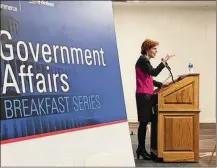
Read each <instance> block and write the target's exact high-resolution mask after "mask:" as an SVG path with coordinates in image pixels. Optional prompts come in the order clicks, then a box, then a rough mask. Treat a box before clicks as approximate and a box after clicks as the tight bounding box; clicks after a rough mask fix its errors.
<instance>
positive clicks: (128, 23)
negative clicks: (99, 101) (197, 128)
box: [113, 2, 216, 123]
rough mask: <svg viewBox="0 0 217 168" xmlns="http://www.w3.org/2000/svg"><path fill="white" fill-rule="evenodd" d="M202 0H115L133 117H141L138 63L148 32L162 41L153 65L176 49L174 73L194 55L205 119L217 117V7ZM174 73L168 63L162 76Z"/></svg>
mask: <svg viewBox="0 0 217 168" xmlns="http://www.w3.org/2000/svg"><path fill="white" fill-rule="evenodd" d="M157 3H158V4H157ZM196 3H197V4H194V2H191V4H187V2H182V4H175V3H174V5H173V3H171V2H170V3H166V2H165V3H162V2H152V3H151V2H149V3H142V2H140V3H113V12H114V20H115V29H116V37H117V43H118V50H119V60H120V66H121V74H122V81H123V87H124V95H125V101H126V108H127V115H128V119H129V121H130V122H136V121H137V113H136V102H135V87H136V85H135V70H134V65H135V62H136V60H137V59H138V57H139V55H140V46H141V43H142V42H143V40H144V39H145V38H152V39H155V40H158V41H159V42H160V46H159V52H158V56H157V58H155V59H154V60H152V64H153V66H156V65H157V64H158V63H159V62H160V59H161V58H162V57H164V56H165V55H166V54H167V53H174V54H176V57H174V58H173V59H171V61H169V64H170V65H171V68H172V70H173V73H174V76H177V75H180V74H185V73H187V72H188V69H187V66H188V61H189V58H192V60H193V63H194V71H195V72H198V73H200V109H201V113H200V122H201V123H213V122H216V107H215V104H216V87H215V86H216V75H215V73H216V9H215V5H212V4H211V5H208V6H206V7H204V4H203V5H201V3H200V2H196ZM203 3H204V2H203ZM205 4H206V3H205ZM168 75H169V74H168V71H167V70H166V69H165V70H163V72H162V73H161V75H159V76H158V77H157V78H156V79H157V80H159V81H164V79H166V77H167V76H168Z"/></svg>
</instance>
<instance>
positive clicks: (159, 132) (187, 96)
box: [151, 74, 200, 162]
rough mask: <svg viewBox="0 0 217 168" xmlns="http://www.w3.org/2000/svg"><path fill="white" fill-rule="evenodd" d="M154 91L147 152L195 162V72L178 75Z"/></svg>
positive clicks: (176, 160)
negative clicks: (156, 100)
mask: <svg viewBox="0 0 217 168" xmlns="http://www.w3.org/2000/svg"><path fill="white" fill-rule="evenodd" d="M156 94H157V96H158V103H157V105H156V106H155V107H154V109H155V110H154V111H155V112H154V116H153V121H152V124H151V154H152V155H154V156H156V157H157V158H160V159H163V161H164V162H198V161H199V112H200V111H199V74H189V75H182V76H180V77H178V78H177V79H176V80H175V81H174V82H173V83H171V84H170V85H169V86H165V87H163V88H161V89H160V90H158V91H156Z"/></svg>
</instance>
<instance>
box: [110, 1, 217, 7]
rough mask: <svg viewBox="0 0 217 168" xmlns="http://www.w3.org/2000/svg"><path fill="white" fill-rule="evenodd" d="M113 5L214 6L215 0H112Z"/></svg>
mask: <svg viewBox="0 0 217 168" xmlns="http://www.w3.org/2000/svg"><path fill="white" fill-rule="evenodd" d="M113 4H114V5H128V4H129V5H139V6H141V5H144V6H171V7H172V6H176V7H177V6H180V7H181V6H183V7H216V1H191V0H185V1H157V0H152V1H144V0H135V1H133V0H130V1H126V0H113Z"/></svg>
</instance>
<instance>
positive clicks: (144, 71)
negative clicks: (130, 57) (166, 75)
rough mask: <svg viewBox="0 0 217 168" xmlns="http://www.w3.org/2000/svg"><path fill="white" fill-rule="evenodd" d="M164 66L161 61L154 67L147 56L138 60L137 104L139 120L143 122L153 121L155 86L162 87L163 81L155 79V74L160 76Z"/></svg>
mask: <svg viewBox="0 0 217 168" xmlns="http://www.w3.org/2000/svg"><path fill="white" fill-rule="evenodd" d="M164 67H165V65H164V64H163V63H162V62H161V63H160V64H159V65H158V66H157V67H156V68H153V67H152V65H151V63H150V61H149V60H148V59H147V58H146V57H145V56H140V57H139V59H138V60H137V62H136V66H135V68H136V86H137V87H136V104H137V114H138V120H139V121H141V122H150V121H151V116H152V105H153V92H154V86H155V87H158V88H160V87H162V83H161V82H158V81H155V80H153V76H154V77H156V76H158V74H159V73H160V72H161V71H162V70H163V69H164Z"/></svg>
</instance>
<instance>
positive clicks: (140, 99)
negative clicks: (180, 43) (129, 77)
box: [135, 39, 172, 160]
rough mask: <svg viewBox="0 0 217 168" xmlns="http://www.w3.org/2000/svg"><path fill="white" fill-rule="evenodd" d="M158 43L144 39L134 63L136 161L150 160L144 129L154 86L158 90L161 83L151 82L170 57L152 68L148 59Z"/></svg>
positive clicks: (150, 114)
mask: <svg viewBox="0 0 217 168" xmlns="http://www.w3.org/2000/svg"><path fill="white" fill-rule="evenodd" d="M158 45H159V43H158V42H157V41H153V40H150V39H146V40H145V41H144V42H143V43H142V46H141V56H140V57H139V59H138V60H137V62H136V67H135V68H136V86H137V87H136V104H137V114H138V121H139V128H138V148H137V150H136V153H137V159H139V157H140V156H142V157H143V159H146V160H149V159H151V155H150V154H149V153H148V152H147V151H146V149H145V139H146V127H147V124H148V123H149V122H151V117H152V105H153V92H154V86H155V87H158V88H160V87H161V86H162V83H161V82H157V81H155V80H153V76H154V77H156V76H157V75H158V74H159V73H160V72H161V71H162V70H163V69H164V67H165V65H166V64H167V61H168V60H169V59H170V58H171V57H172V56H170V55H167V56H166V57H165V58H164V59H161V63H160V64H159V65H158V66H157V67H156V68H153V67H152V65H151V63H150V59H151V58H154V57H155V56H156V54H157V46H158Z"/></svg>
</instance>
